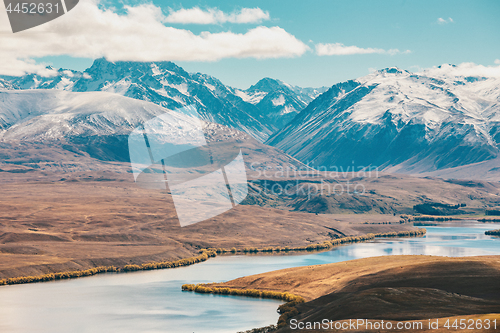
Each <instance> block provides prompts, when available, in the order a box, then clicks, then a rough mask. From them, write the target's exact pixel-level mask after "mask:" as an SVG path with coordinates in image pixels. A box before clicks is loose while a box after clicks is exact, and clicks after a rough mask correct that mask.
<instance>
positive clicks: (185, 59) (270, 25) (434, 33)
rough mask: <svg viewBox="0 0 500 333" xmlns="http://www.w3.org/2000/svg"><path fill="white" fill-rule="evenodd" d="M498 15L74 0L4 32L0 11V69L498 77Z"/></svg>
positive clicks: (395, 1)
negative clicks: (453, 68) (104, 65)
mask: <svg viewBox="0 0 500 333" xmlns="http://www.w3.org/2000/svg"><path fill="white" fill-rule="evenodd" d="M498 17H500V1H497V0H490V1H486V0H478V1H463V0H453V1H435V0H434V1H405V0H383V1H374V0H351V1H335V0H313V1H296V0H287V1H278V0H267V1H238V2H235V1H211V0H204V1H199V0H190V1H179V0H176V1H160V0H155V1H147V2H146V1H138V0H134V1H132V0H121V1H116V0H113V1H111V0H80V3H79V4H78V5H77V6H76V7H75V8H74V9H73V10H71V11H70V12H68V13H67V14H65V15H63V16H62V17H60V18H57V19H55V20H53V21H51V22H48V23H46V24H43V25H40V26H38V27H35V28H32V29H29V30H26V31H22V32H18V33H12V30H11V28H10V25H9V21H8V18H7V14H6V11H5V8H4V7H2V6H1V5H0V74H4V75H22V74H23V73H25V72H37V73H40V74H42V75H44V73H47V72H46V71H45V70H44V68H45V66H46V65H52V66H54V67H57V68H59V67H62V68H70V69H75V70H84V69H86V68H87V67H89V66H90V65H91V64H92V62H93V60H94V59H96V58H99V57H106V58H107V59H108V60H110V61H120V60H126V61H163V60H169V61H174V62H175V63H176V64H178V65H179V66H181V67H183V68H184V69H185V70H187V71H188V72H201V73H206V74H210V75H213V76H215V77H216V78H218V79H219V80H221V81H222V82H223V83H224V84H227V85H230V86H233V87H237V88H242V89H246V88H248V87H249V86H250V85H252V84H254V83H256V82H257V81H258V80H260V79H261V78H263V77H272V78H276V79H280V80H282V81H284V82H287V83H290V84H293V85H298V86H302V87H320V86H331V85H333V84H335V83H338V82H341V81H346V80H349V79H355V78H358V77H361V76H364V75H367V74H369V73H370V72H372V71H374V70H378V69H383V68H386V67H392V66H397V67H399V68H402V69H406V70H409V71H411V72H418V71H421V70H423V69H425V68H432V67H435V66H439V65H442V64H457V65H458V64H463V63H467V65H468V66H469V67H470V66H471V64H475V65H478V66H481V68H483V69H484V68H487V69H491V70H493V71H496V72H498V68H499V67H500V33H499V32H500V20H499V19H498ZM46 75H48V74H46Z"/></svg>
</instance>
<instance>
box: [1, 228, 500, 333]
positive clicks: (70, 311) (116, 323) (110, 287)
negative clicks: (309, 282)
mask: <svg viewBox="0 0 500 333" xmlns="http://www.w3.org/2000/svg"><path fill="white" fill-rule="evenodd" d="M499 227H500V224H498V223H495V224H494V223H488V224H484V223H476V222H463V223H456V222H453V223H446V224H444V223H442V224H439V225H435V226H432V225H431V226H425V228H427V235H426V236H425V237H422V238H402V239H400V238H397V239H376V240H374V241H371V242H367V243H360V244H352V245H346V246H341V247H337V248H335V249H333V250H331V251H328V252H322V253H313V254H303V255H273V256H271V255H240V256H219V257H217V258H214V259H210V260H208V261H206V262H204V263H201V264H197V265H193V266H189V267H182V268H176V269H166V270H158V271H146V272H134V273H127V274H104V275H97V276H92V277H86V278H80V279H75V280H65V281H54V282H46V283H36V284H25V285H14V286H3V287H0V332H2V333H11V332H12V333H21V332H22V333H39V332H50V333H59V332H61V333H63V332H64V333H68V332H70V333H80V332H81V333H84V332H85V333H86V332H88V333H99V332H106V333H110V332H123V333H125V332H134V333H136V332H141V333H145V332H169V333H171V332H172V333H177V332H180V333H184V332H186V333H192V332H196V333H198V332H200V333H201V332H208V333H212V332H213V333H225V332H230V333H235V332H237V331H243V330H247V329H251V328H255V327H262V326H267V325H270V324H275V323H276V322H277V320H278V314H277V313H276V309H277V307H278V306H279V304H281V302H279V301H276V300H263V299H255V298H247V297H235V296H221V295H202V294H195V293H191V292H182V291H181V285H182V284H184V283H206V282H219V281H227V280H231V279H234V278H237V277H241V276H246V275H251V274H257V273H263V272H268V271H272V270H277V269H282V268H289V267H297V266H305V265H316V264H325V263H333V262H339V261H346V260H352V259H358V258H365V257H373V256H382V255H399V254H426V255H440V256H475V255H491V254H496V255H500V239H499V238H498V237H493V236H486V235H484V231H486V230H491V229H498V228H499Z"/></svg>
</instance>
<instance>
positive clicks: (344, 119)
mask: <svg viewBox="0 0 500 333" xmlns="http://www.w3.org/2000/svg"><path fill="white" fill-rule="evenodd" d="M450 68H451V67H450ZM267 143H268V144H270V145H273V146H275V147H277V148H279V149H282V150H283V151H285V152H287V153H289V154H290V155H292V156H294V157H296V158H297V159H299V160H301V161H302V162H310V163H312V164H313V165H314V166H322V167H326V168H327V169H330V170H335V168H340V167H343V168H344V170H345V168H347V167H351V168H352V167H354V168H356V169H357V168H359V167H361V166H369V165H371V166H378V167H381V168H382V169H384V168H385V169H386V170H390V171H394V172H405V173H406V172H407V173H422V172H431V171H434V170H441V169H445V168H453V167H457V166H462V165H467V164H471V163H476V162H481V161H485V160H491V159H494V158H495V157H496V156H497V155H498V153H499V148H500V79H499V78H495V77H470V76H467V77H465V76H457V75H454V74H453V71H449V70H448V71H444V70H443V71H440V70H439V69H437V70H434V71H425V72H422V73H417V74H413V73H410V72H408V71H404V70H400V69H398V68H387V69H384V70H381V71H378V72H375V73H372V74H370V75H368V76H365V77H362V78H360V79H357V80H354V81H348V82H344V83H340V84H336V85H334V86H332V87H331V88H330V89H329V90H328V91H326V92H325V93H323V94H322V95H320V96H319V97H318V98H317V99H315V100H314V101H313V102H311V103H310V104H309V105H308V106H307V107H306V108H305V109H304V110H303V111H302V112H301V113H300V114H299V115H298V116H297V117H296V118H295V119H294V120H293V121H292V122H290V123H289V124H288V125H287V126H286V127H284V128H283V129H282V130H280V131H279V132H277V133H276V134H274V135H273V136H272V137H271V138H270V139H269V140H268V141H267Z"/></svg>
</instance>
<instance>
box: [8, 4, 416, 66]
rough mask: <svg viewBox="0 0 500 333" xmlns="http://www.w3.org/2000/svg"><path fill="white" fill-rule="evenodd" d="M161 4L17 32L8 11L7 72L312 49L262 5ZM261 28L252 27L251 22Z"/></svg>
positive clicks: (106, 10)
mask: <svg viewBox="0 0 500 333" xmlns="http://www.w3.org/2000/svg"><path fill="white" fill-rule="evenodd" d="M168 11H169V13H168V14H167V15H166V14H165V13H164V12H163V10H162V8H161V7H159V6H156V5H154V4H151V3H149V4H139V5H135V6H129V5H126V6H124V7H123V11H118V10H117V9H116V8H114V7H105V6H104V5H103V3H101V0H82V1H80V3H79V5H78V6H77V7H76V8H75V9H74V10H72V11H71V12H69V13H68V14H66V15H64V16H62V17H60V18H58V19H57V20H54V21H52V22H50V23H48V24H44V25H41V26H38V27H35V28H33V29H29V30H26V31H22V32H19V33H16V34H13V33H12V31H11V28H10V26H9V20H8V18H7V13H6V12H5V11H0V44H1V45H2V48H0V74H3V75H22V74H23V73H27V72H30V73H32V72H37V73H39V74H42V75H43V74H47V75H48V72H47V71H46V69H45V65H44V64H40V63H37V62H36V61H34V60H33V59H36V58H41V57H47V56H61V55H67V56H71V57H79V58H92V59H96V58H99V57H105V58H106V59H109V60H110V61H164V60H168V61H218V60H221V59H225V58H255V59H276V58H292V57H300V56H302V55H304V54H305V53H306V52H308V51H312V50H311V48H310V47H309V46H308V45H306V44H305V43H304V42H302V41H301V40H300V39H298V38H297V37H295V36H294V35H293V34H291V33H290V32H288V31H286V30H285V29H283V28H281V27H279V26H270V27H268V26H264V25H260V24H262V23H263V22H264V21H268V20H270V19H271V16H270V14H269V12H267V11H264V10H262V9H261V8H241V9H239V10H235V11H233V12H231V13H226V12H223V11H221V10H219V9H217V8H204V9H202V8H200V7H193V8H188V9H185V8H181V9H177V10H173V9H171V8H169V9H168ZM175 24H198V25H209V24H212V25H213V24H218V25H222V24H246V25H249V28H248V30H247V31H246V32H243V33H236V32H232V31H231V30H230V28H229V27H228V28H227V30H226V31H222V32H215V33H214V32H208V31H204V32H201V33H199V34H196V33H193V32H192V31H191V30H188V29H182V28H179V27H178V26H177V27H173V26H169V25H175ZM252 24H254V26H253V27H252V26H251V25H252ZM315 49H316V55H351V54H371V53H379V54H389V55H394V54H399V53H408V52H409V51H404V52H400V51H399V50H398V49H390V50H384V49H379V48H362V47H358V46H344V45H343V44H340V43H331V44H322V43H319V44H316V45H315Z"/></svg>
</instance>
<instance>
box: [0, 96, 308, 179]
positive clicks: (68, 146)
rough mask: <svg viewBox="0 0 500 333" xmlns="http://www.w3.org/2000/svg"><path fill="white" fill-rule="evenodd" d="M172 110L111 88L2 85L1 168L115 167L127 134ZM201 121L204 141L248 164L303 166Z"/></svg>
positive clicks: (179, 133) (181, 133)
mask: <svg viewBox="0 0 500 333" xmlns="http://www.w3.org/2000/svg"><path fill="white" fill-rule="evenodd" d="M170 112H171V110H168V109H166V108H164V107H161V106H159V105H156V104H154V103H151V102H146V101H141V100H137V99H133V98H129V97H124V96H120V95H118V94H114V93H109V92H101V91H92V92H79V93H78V92H69V91H62V90H57V89H52V90H46V89H37V90H5V89H4V90H1V89H0V146H1V147H0V148H1V149H0V150H1V153H0V156H1V157H2V158H1V160H0V169H2V167H1V164H3V163H7V164H8V165H10V164H15V165H24V166H26V167H30V168H34V169H40V170H53V171H54V170H55V171H71V172H73V171H75V170H79V171H85V170H111V169H113V170H115V171H116V168H117V165H118V164H116V163H115V162H129V161H130V159H129V146H128V138H129V135H130V134H131V132H132V131H133V130H134V129H135V128H136V127H138V126H141V125H143V124H145V123H146V122H147V121H148V120H151V119H153V118H155V117H157V116H160V115H163V114H165V113H170ZM202 125H203V130H204V134H205V138H206V140H207V142H210V143H212V144H214V145H215V144H217V145H218V144H221V145H223V146H222V147H223V149H222V153H224V154H229V153H231V152H234V151H238V152H239V150H240V149H242V151H243V155H244V156H245V162H246V163H247V165H249V167H250V163H254V162H257V164H259V165H263V166H268V165H270V166H272V167H291V166H295V167H301V166H303V165H302V164H301V163H300V162H299V161H297V160H295V159H294V158H291V157H290V156H288V155H286V154H283V153H282V152H281V151H279V150H277V149H276V148H274V147H269V146H266V145H264V144H262V143H260V142H258V141H257V140H255V139H253V138H252V137H251V136H250V135H248V134H246V133H244V132H241V131H238V130H235V129H232V128H229V127H226V126H223V125H220V124H217V123H210V122H202ZM192 131H195V132H190V130H189V129H186V128H185V127H183V128H182V129H181V128H179V127H178V126H172V127H169V129H168V135H170V136H172V135H174V136H175V137H178V138H185V137H198V136H199V128H194V129H193V130H192ZM219 150H221V149H219ZM222 153H221V152H219V155H220V156H222V155H221V154H222ZM221 158H222V157H221ZM110 162H113V163H112V164H110ZM118 169H119V170H122V171H119V172H128V171H129V170H130V164H129V163H125V164H121V167H120V168H118Z"/></svg>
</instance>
